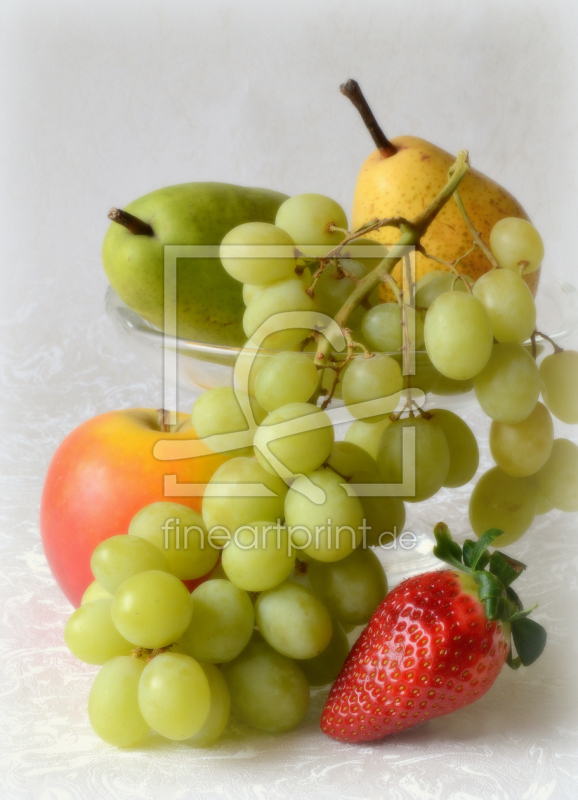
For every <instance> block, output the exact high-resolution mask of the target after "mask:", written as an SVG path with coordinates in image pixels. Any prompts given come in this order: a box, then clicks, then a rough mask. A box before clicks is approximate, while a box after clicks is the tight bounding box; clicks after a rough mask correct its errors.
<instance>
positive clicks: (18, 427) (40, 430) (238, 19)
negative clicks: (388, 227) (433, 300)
mask: <svg viewBox="0 0 578 800" xmlns="http://www.w3.org/2000/svg"><path fill="white" fill-rule="evenodd" d="M577 11H578V9H577V7H576V5H575V3H573V2H571V0H568V2H562V0H558V2H555V1H553V0H550V2H543V1H541V2H536V1H535V0H529V1H528V0H525V2H521V1H520V0H512V1H508V0H499V1H498V0H486V1H484V2H476V3H464V2H463V0H461V2H460V1H456V2H454V1H453V0H439V1H438V2H433V3H432V2H416V1H415V0H406V2H398V1H397V0H396V2H393V1H392V0H381V2H377V1H376V2H369V1H368V0H365V1H364V0H360V2H357V3H352V2H341V1H339V0H336V1H335V2H329V0H324V1H323V2H320V1H318V2H315V1H314V0H310V1H309V2H303V0H292V2H288V0H282V1H281V2H273V1H272V0H270V1H269V2H255V1H251V2H237V3H233V2H230V1H228V2H222V1H220V0H214V1H213V2H211V3H210V4H209V3H200V2H198V0H193V1H192V2H188V3H185V2H166V3H161V2H138V3H137V2H122V1H117V2H114V3H113V2H92V3H82V2H63V1H62V0H55V1H54V2H50V3H48V2H27V1H26V0H20V1H19V2H13V1H12V0H4V2H3V4H2V7H1V10H0V29H1V31H2V33H1V41H0V60H1V61H0V75H1V82H2V114H1V117H0V131H1V134H0V135H1V146H0V159H1V163H2V185H1V187H0V224H1V226H2V227H1V233H2V235H1V242H2V255H1V260H0V275H1V287H2V290H1V294H0V332H1V335H2V342H1V349H0V356H1V359H2V360H1V370H2V372H1V377H2V385H1V388H0V392H1V394H0V397H1V400H2V417H1V420H2V421H1V426H2V427H1V430H2V441H3V444H4V447H3V454H2V483H1V488H2V492H3V503H2V511H1V512H0V514H1V518H0V519H1V523H2V528H1V530H2V539H1V540H0V542H1V545H2V548H3V552H4V556H3V561H2V564H3V567H2V573H1V575H0V587H1V590H2V596H3V604H2V605H3V608H4V612H3V617H2V625H3V629H2V649H3V653H4V655H3V656H2V658H3V668H4V670H5V673H6V675H5V679H4V682H3V684H2V685H0V690H1V691H0V695H2V700H1V702H3V703H5V709H4V713H3V715H2V716H3V717H4V719H3V725H2V728H3V729H4V733H3V734H2V735H3V739H4V741H3V744H2V749H1V750H0V786H1V785H3V786H4V787H5V788H4V793H3V794H2V797H8V798H16V797H18V798H20V797H34V798H43V799H44V798H46V800H48V798H50V800H53V798H59V800H60V798H66V799H68V798H73V797H74V798H76V797H79V798H80V797H82V798H86V797H99V798H106V797H121V796H122V797H124V798H130V797H147V798H155V797H161V796H163V797H205V796H206V797H209V796H210V797H213V796H219V797H227V798H228V797H243V798H245V797H246V798H249V797H251V798H252V797H259V798H261V797H263V798H265V797H267V798H269V797H305V796H311V797H320V796H325V795H326V793H327V796H332V797H339V796H340V794H341V793H343V795H344V796H345V795H347V796H349V797H351V798H358V797H360V798H361V797H364V798H365V797H371V798H373V797H381V796H385V794H387V796H388V797H390V798H414V797H415V798H442V799H443V800H445V798H448V797H451V798H454V799H455V800H466V799H467V800H474V799H475V800H478V798H489V797H496V798H503V797H508V798H514V797H515V798H518V797H519V798H523V800H547V798H550V797H553V798H565V797H570V796H571V794H572V790H571V786H572V785H573V780H575V778H573V777H572V776H573V775H574V776H575V772H574V773H573V772H572V770H571V767H570V763H571V758H570V757H571V755H572V754H573V753H575V751H576V747H575V742H576V739H575V738H574V739H571V735H572V730H571V725H570V723H569V721H568V713H569V712H568V709H570V708H571V706H570V705H569V701H568V700H567V698H565V696H564V691H565V690H564V689H563V687H564V685H565V684H564V681H565V678H564V676H563V675H562V674H561V673H560V672H559V669H558V668H559V664H560V662H561V661H562V660H564V655H563V654H564V647H563V637H562V638H560V639H559V640H558V642H559V646H558V647H555V648H554V649H552V650H551V651H550V656H549V657H548V656H547V655H545V656H544V661H543V663H544V664H545V666H544V667H539V666H538V665H536V667H535V668H534V669H535V670H536V672H534V675H535V677H534V678H531V677H528V676H529V671H528V673H527V675H521V676H514V677H511V676H510V675H508V677H504V676H501V677H500V681H502V688H501V689H500V688H499V687H496V689H495V690H494V691H495V699H494V700H490V698H489V697H488V698H487V699H484V700H483V701H480V703H479V706H480V709H481V710H480V711H476V710H475V709H474V708H472V709H471V710H470V711H469V712H461V721H460V722H455V723H454V722H452V721H451V720H450V719H448V718H444V720H440V721H438V725H437V727H434V725H433V724H432V725H430V726H429V728H427V730H425V729H423V728H422V729H421V733H420V732H418V731H416V732H415V734H409V735H408V738H406V739H405V740H403V741H401V742H400V743H397V744H395V745H393V744H392V745H391V749H390V750H388V749H386V748H384V747H381V748H366V749H365V750H360V749H355V748H353V749H352V748H341V747H337V746H334V745H333V744H332V743H330V742H326V741H323V742H321V739H322V738H324V737H321V734H317V733H316V730H315V727H316V723H315V719H314V718H313V717H312V720H311V722H310V724H309V727H308V728H307V730H306V732H303V733H299V732H298V731H297V732H295V733H294V734H291V735H290V736H289V737H287V739H286V740H283V739H275V738H274V737H273V738H271V737H257V738H255V737H253V738H250V739H249V740H247V741H248V742H249V743H248V744H243V742H244V740H243V737H242V736H241V734H239V735H237V737H236V738H235V735H233V736H232V739H231V740H230V741H228V742H227V743H226V745H224V749H222V750H221V751H219V750H217V751H216V753H214V754H213V755H211V756H210V757H205V756H197V755H195V754H191V753H190V752H189V751H187V750H186V748H183V747H177V746H175V747H174V748H173V747H172V745H171V746H166V747H164V748H161V750H160V751H158V752H157V751H154V750H153V749H152V748H151V749H150V750H149V751H148V752H144V753H143V752H140V753H138V754H131V753H122V754H118V753H117V752H116V751H114V750H112V749H110V748H106V747H105V746H104V745H101V744H99V743H98V742H97V740H96V738H95V737H94V736H93V735H92V733H91V731H90V729H89V727H88V725H87V722H86V714H85V710H84V704H85V701H86V693H87V690H88V686H89V683H90V675H91V674H92V672H91V670H90V669H88V670H87V669H85V668H84V667H83V666H82V665H80V664H79V663H78V662H74V661H73V659H72V658H71V657H70V656H68V655H67V654H66V652H65V651H64V649H63V647H62V639H61V635H62V625H63V621H64V619H65V617H66V614H67V613H68V611H69V609H68V606H67V604H66V602H65V601H64V600H63V599H62V597H61V595H60V593H59V591H58V589H57V588H56V586H55V585H54V583H53V582H52V580H51V577H50V574H49V573H48V571H47V569H46V566H45V563H44V560H43V556H42V550H41V548H40V546H39V539H38V525H37V516H38V502H39V496H40V491H41V487H42V481H43V477H44V473H45V471H46V468H47V465H48V462H49V459H50V457H51V455H52V453H53V451H54V449H55V447H56V445H57V443H58V442H59V441H60V440H61V439H62V438H63V437H64V436H65V435H66V434H67V433H68V432H69V431H70V430H72V428H74V427H75V426H76V425H77V424H79V423H80V422H81V421H83V420H84V419H87V418H88V417H90V416H92V415H94V414H96V413H100V412H102V411H106V410H110V409H112V408H120V407H130V406H134V405H139V406H149V407H156V406H157V405H158V404H159V399H160V393H161V386H160V381H159V379H158V377H156V376H154V375H152V374H151V373H150V372H148V371H147V369H146V368H145V367H143V366H142V364H141V363H140V362H139V361H138V359H137V358H136V357H135V356H133V355H132V354H131V353H130V352H128V350H127V349H126V345H124V344H123V343H122V342H121V341H120V340H119V339H118V338H117V335H116V333H115V332H114V330H113V329H112V326H111V325H110V322H109V320H108V319H107V318H106V317H105V315H104V310H103V296H104V291H105V288H106V279H105V276H104V273H103V270H102V267H101V264H100V247H101V242H102V238H103V235H104V233H105V230H106V228H107V224H108V222H107V219H106V214H107V212H108V209H109V208H110V207H111V206H113V205H116V206H120V207H122V206H123V205H124V204H126V203H127V202H129V201H130V200H132V199H134V198H135V197H137V196H139V195H141V194H144V193H146V192H148V191H151V190H153V189H155V188H158V187H160V186H163V185H167V184H171V183H181V182H185V181H191V180H216V181H226V182H232V183H241V184H248V185H256V186H266V187H271V188H275V189H278V190H281V191H284V192H287V193H288V194H295V193H300V192H306V191H314V192H322V193H325V194H329V195H331V196H333V197H334V198H335V199H337V200H338V201H340V202H341V203H342V204H343V205H344V207H345V208H346V210H347V211H348V212H349V211H350V207H351V198H352V193H353V187H354V183H355V178H356V175H357V172H358V170H359V167H360V165H361V163H362V162H363V160H364V159H365V157H366V156H367V155H368V154H369V152H370V151H371V150H372V149H373V145H372V142H371V141H370V139H369V137H368V135H367V133H366V131H365V129H364V128H363V125H362V123H361V121H360V119H359V118H358V116H357V113H356V112H355V110H354V109H353V107H352V106H351V105H350V104H349V102H348V101H347V100H346V99H345V98H343V97H342V95H341V94H340V93H339V84H340V83H342V82H343V81H344V80H346V79H347V78H350V77H353V78H356V79H357V80H358V81H359V82H360V83H361V85H362V87H363V89H364V91H365V93H366V96H367V97H368V99H369V101H370V103H371V105H372V107H373V109H374V111H375V113H376V115H377V117H378V119H379V120H380V122H381V124H382V126H383V127H384V129H385V131H386V132H387V134H388V135H390V136H396V135H400V134H412V135H417V136H421V137H423V138H426V139H428V140H431V141H433V142H434V143H436V144H438V145H440V146H442V147H443V148H445V149H447V150H449V151H450V152H452V153H454V152H456V151H457V150H458V149H460V148H467V149H469V151H470V157H471V162H472V165H473V166H475V167H476V168H478V169H480V170H481V171H483V172H486V173H487V174H489V175H491V176H492V177H493V178H494V179H496V180H497V181H498V182H500V183H501V184H502V185H504V186H505V187H506V188H507V189H509V190H510V191H511V192H512V193H513V194H514V195H515V196H516V197H517V198H518V199H519V200H520V201H521V202H522V204H523V205H524V207H525V208H526V210H527V211H528V213H529V214H530V216H531V218H532V219H533V221H534V222H535V224H536V225H537V227H538V228H539V230H540V231H541V233H542V236H543V238H544V241H545V245H546V253H547V255H546V259H545V262H544V268H543V281H550V280H554V279H561V278H563V279H566V280H570V281H574V282H575V281H576V277H575V272H576V268H577V253H576V241H575V240H576V234H575V231H576V220H577V215H578V191H577V189H578V187H577V165H578V159H577V141H576V138H577V137H576V131H577V122H578V113H577V104H576V97H577V88H578V80H577V78H578V75H577V70H578V57H577V56H576V39H577V36H578V24H577V23H578V13H577ZM565 519H566V523H564V524H565V525H566V529H567V530H566V533H567V537H568V538H567V541H568V542H572V541H573V539H572V538H570V537H571V529H572V527H573V528H575V527H576V526H575V519H574V521H573V522H570V523H569V522H568V518H565ZM560 525H561V526H562V527H563V525H562V523H560ZM550 534H551V536H552V537H554V536H555V535H556V531H551V527H550V528H544V531H543V533H542V540H543V539H544V538H545V537H546V536H550ZM560 536H561V534H560ZM562 541H563V540H562V539H559V540H558V541H555V542H554V544H555V545H557V547H556V558H550V557H549V556H548V555H547V554H546V552H545V551H544V552H542V551H540V553H539V558H537V559H536V557H535V556H534V561H537V562H538V563H536V571H539V570H540V569H541V570H543V571H542V573H541V577H540V578H539V579H537V582H536V583H535V584H534V585H533V588H534V589H536V591H537V592H538V594H539V595H540V599H541V602H542V604H543V607H544V608H545V609H546V612H545V613H548V614H550V618H551V623H552V626H553V627H554V628H555V630H556V631H557V632H558V633H559V634H560V635H562V632H563V631H565V632H566V633H565V634H564V635H568V636H569V635H570V633H571V631H572V628H571V627H570V622H569V619H565V618H564V616H563V615H564V606H565V603H566V602H568V601H569V600H570V597H569V595H566V594H563V592H564V591H565V589H567V590H568V592H570V591H574V592H575V589H576V577H577V576H576V568H575V566H573V563H572V559H571V558H570V557H569V554H568V553H566V552H565V551H564V550H563V547H562ZM564 541H566V539H564ZM537 545H538V538H536V539H535V540H534V542H533V543H532V544H528V543H526V544H525V545H524V546H523V547H521V549H520V551H519V552H520V555H524V556H526V557H528V558H531V556H532V550H533V548H534V546H537ZM573 553H574V555H575V554H576V549H575V546H574V550H573ZM514 555H518V553H514ZM549 559H550V560H549ZM561 562H563V564H564V570H565V572H564V575H565V578H564V580H561V579H560V577H559V576H557V575H556V573H555V569H558V568H559V564H560V563H561ZM548 570H550V571H548ZM530 586H532V585H531V584H530ZM552 587H557V591H558V594H556V595H555V598H554V600H552V598H551V594H550V593H551V591H552ZM551 601H552V602H551ZM552 603H553V605H552ZM566 658H568V659H570V656H569V655H567V656H566ZM552 685H558V686H559V687H560V693H559V694H557V695H556V703H554V706H555V707H556V708H557V709H558V711H555V712H554V711H553V712H552V713H548V712H549V711H550V710H551V709H552V708H553V707H554V706H553V699H552V696H551V693H550V687H551V686H552ZM512 698H513V700H512ZM536 698H539V699H540V702H539V703H537V710H536V711H535V713H532V704H533V702H536ZM508 703H510V705H508ZM317 712H318V708H317ZM468 713H469V714H470V716H469V717H468ZM458 716H459V715H456V717H458ZM6 720H8V721H9V724H8V725H5V724H4V723H5V722H6ZM476 725H479V727H476ZM569 726H570V727H569ZM424 730H425V732H424ZM300 736H301V737H302V738H301V740H300V739H299V737H300ZM411 736H413V738H411ZM464 737H465V738H464ZM496 737H498V738H496ZM499 737H501V738H499ZM231 742H232V744H231ZM569 742H574V746H572V745H571V744H569ZM235 748H236V749H235ZM251 752H252V753H253V754H251ZM318 756H319V758H318ZM211 759H213V760H211ZM238 765H241V766H238ZM452 771H453V772H452ZM195 774H202V775H203V781H202V783H201V784H197V785H196V786H195V785H194V780H195V778H194V776H195ZM448 774H451V777H449V778H446V777H442V776H444V775H446V776H447V775H448ZM171 776H172V777H171ZM512 776H514V778H515V780H513V777H512ZM297 787H298V788H297Z"/></svg>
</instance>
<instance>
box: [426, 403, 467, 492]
mask: <svg viewBox="0 0 578 800" xmlns="http://www.w3.org/2000/svg"><path fill="white" fill-rule="evenodd" d="M427 413H428V414H431V419H432V421H433V422H434V423H435V424H436V425H437V426H438V428H441V431H442V433H443V434H444V436H445V437H446V440H447V443H448V447H449V449H450V468H449V471H448V474H447V476H446V479H445V480H444V482H443V485H444V486H449V487H451V488H455V487H456V486H463V485H464V484H466V483H468V482H469V481H471V479H472V478H473V477H474V475H475V474H476V471H477V469H478V466H479V463H480V451H479V448H478V443H477V442H476V437H475V436H474V434H473V433H472V431H471V429H470V428H469V427H468V425H466V423H465V422H464V421H463V419H461V418H460V417H458V415H457V414H454V413H453V412H452V411H447V410H446V409H445V408H430V409H429V410H428V412H427Z"/></svg>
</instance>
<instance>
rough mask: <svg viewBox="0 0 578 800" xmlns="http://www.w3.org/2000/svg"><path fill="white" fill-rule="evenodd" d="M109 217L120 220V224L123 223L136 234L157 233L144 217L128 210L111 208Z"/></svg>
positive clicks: (148, 234)
mask: <svg viewBox="0 0 578 800" xmlns="http://www.w3.org/2000/svg"><path fill="white" fill-rule="evenodd" d="M108 218H109V219H110V220H112V221H113V222H118V224H119V225H122V226H123V227H124V228H126V229H127V230H129V231H130V232H131V233H132V234H134V235H135V236H154V235H155V232H154V231H153V229H152V228H151V226H150V225H149V224H148V222H143V221H142V219H139V218H138V217H135V216H134V214H129V212H128V211H123V210H122V209H121V208H111V209H110V211H109V212H108Z"/></svg>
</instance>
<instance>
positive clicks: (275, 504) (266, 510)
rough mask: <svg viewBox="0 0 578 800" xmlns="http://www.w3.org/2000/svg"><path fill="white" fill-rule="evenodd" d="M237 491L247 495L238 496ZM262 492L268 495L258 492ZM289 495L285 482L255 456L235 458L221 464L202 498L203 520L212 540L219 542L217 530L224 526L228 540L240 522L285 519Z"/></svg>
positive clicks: (224, 532) (248, 522)
mask: <svg viewBox="0 0 578 800" xmlns="http://www.w3.org/2000/svg"><path fill="white" fill-rule="evenodd" d="M253 487H254V488H253ZM261 487H264V489H261ZM234 490H241V491H243V492H244V493H245V494H243V495H242V496H236V495H235V494H234ZM263 491H265V492H266V493H267V494H261V495H259V492H263ZM286 494H287V486H286V485H285V483H283V481H282V480H281V479H280V478H278V477H277V475H272V474H271V473H270V472H268V471H267V470H266V469H264V468H263V467H262V466H261V464H259V462H258V461H256V460H255V459H254V458H232V459H231V460H230V461H226V462H225V463H224V464H221V466H220V467H219V468H218V469H217V470H216V471H215V472H214V473H213V476H212V477H211V480H210V481H209V483H208V485H207V488H206V490H205V494H204V497H203V520H204V522H205V525H206V527H207V530H208V531H209V534H210V537H211V539H212V541H213V542H215V543H219V541H220V540H219V537H218V536H217V531H216V530H214V529H216V528H217V527H221V528H222V529H223V536H224V537H225V539H226V538H228V537H227V535H226V534H227V532H228V533H229V534H230V535H231V536H232V535H233V534H234V532H235V531H236V530H237V528H240V527H241V525H249V524H250V523H252V522H254V521H255V520H257V519H264V520H268V521H271V522H275V521H276V520H278V519H283V504H284V502H285V495H286ZM220 543H221V544H222V543H223V541H222V540H221V541H220Z"/></svg>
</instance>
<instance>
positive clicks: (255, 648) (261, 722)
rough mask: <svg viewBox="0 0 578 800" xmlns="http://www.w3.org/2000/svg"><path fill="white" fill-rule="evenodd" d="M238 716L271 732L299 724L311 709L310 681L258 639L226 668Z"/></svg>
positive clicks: (232, 701) (226, 676) (226, 677)
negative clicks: (309, 707)
mask: <svg viewBox="0 0 578 800" xmlns="http://www.w3.org/2000/svg"><path fill="white" fill-rule="evenodd" d="M223 675H224V677H225V680H226V681H227V686H228V687H229V692H230V694H231V707H232V709H233V711H234V712H235V714H236V715H237V716H238V717H239V718H240V719H241V720H243V722H246V723H247V724H248V725H251V726H252V727H253V728H258V729H259V730H262V731H267V733H282V732H283V731H288V730H291V728H294V727H295V726H296V725H298V724H299V723H300V722H301V720H302V719H303V717H304V716H305V714H306V712H307V708H308V706H309V685H308V683H307V678H306V677H305V675H304V674H303V672H302V671H301V669H299V667H298V666H297V664H296V663H295V662H294V661H292V660H291V659H290V658H287V656H283V655H281V653H278V652H277V651H276V650H274V649H273V648H272V647H271V646H270V645H268V644H267V642H264V641H260V640H259V638H257V637H255V638H254V639H253V640H252V641H251V642H250V643H249V644H248V645H247V647H246V648H245V650H243V652H242V653H241V655H240V656H237V658H236V659H235V660H234V661H229V663H228V664H225V665H224V666H223Z"/></svg>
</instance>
